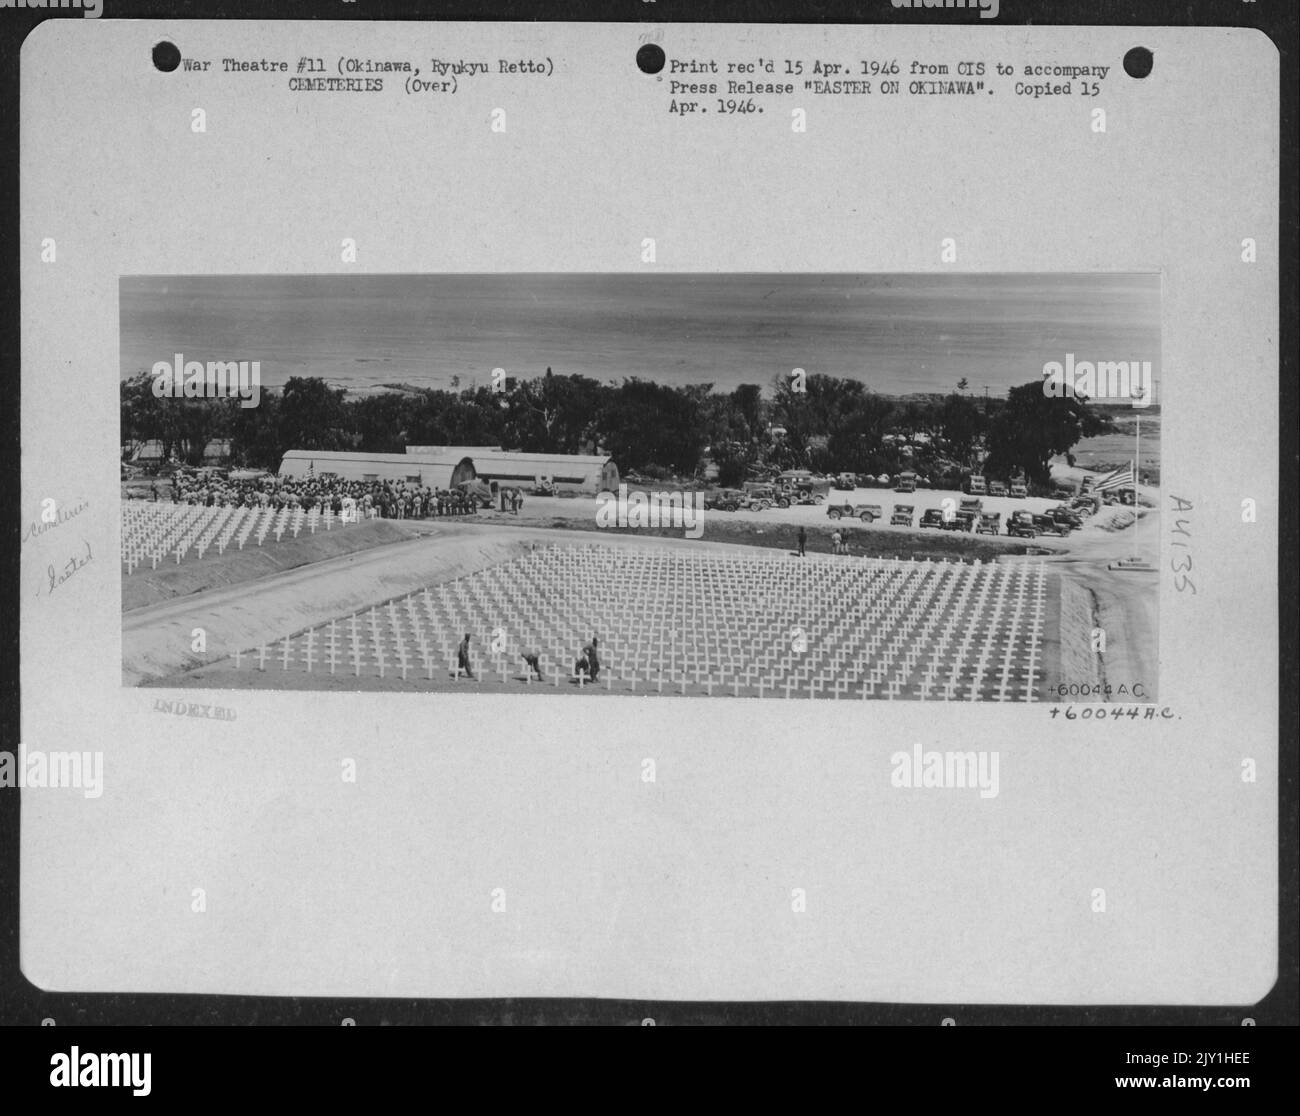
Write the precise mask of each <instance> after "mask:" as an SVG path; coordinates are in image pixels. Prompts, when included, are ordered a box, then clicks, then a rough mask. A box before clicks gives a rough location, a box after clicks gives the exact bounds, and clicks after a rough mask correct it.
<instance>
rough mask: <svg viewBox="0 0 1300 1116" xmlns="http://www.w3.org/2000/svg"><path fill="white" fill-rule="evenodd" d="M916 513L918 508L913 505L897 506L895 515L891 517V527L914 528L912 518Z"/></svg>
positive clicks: (895, 506)
mask: <svg viewBox="0 0 1300 1116" xmlns="http://www.w3.org/2000/svg"><path fill="white" fill-rule="evenodd" d="M915 513H916V507H915V505H913V504H895V505H894V514H893V515H891V516H890V517H889V525H890V526H891V527H910V526H912V516H913V515H914V514H915Z"/></svg>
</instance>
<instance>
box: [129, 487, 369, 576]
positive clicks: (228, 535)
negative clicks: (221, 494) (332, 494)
mask: <svg viewBox="0 0 1300 1116" xmlns="http://www.w3.org/2000/svg"><path fill="white" fill-rule="evenodd" d="M349 522H356V516H354V515H349V516H346V517H344V516H341V515H335V514H334V512H333V511H331V510H330V509H328V508H326V509H324V510H322V509H321V508H319V507H313V508H312V509H311V510H309V511H307V510H304V509H303V508H300V507H284V508H279V509H276V508H271V507H265V508H264V507H243V506H241V507H232V506H225V507H210V508H209V507H202V506H199V505H194V504H172V503H153V502H149V501H143V500H124V501H123V502H122V564H123V566H124V567H125V569H126V572H127V573H131V572H132V571H133V570H135V568H136V567H137V566H140V565H143V564H144V563H145V562H149V563H150V568H151V569H155V570H156V569H157V568H158V563H159V562H160V561H163V560H165V559H167V558H173V559H174V560H175V562H176V564H177V565H180V563H181V561H182V560H183V559H184V558H186V557H187V556H188V555H189V553H190V552H191V551H193V552H194V554H195V555H196V556H197V557H199V558H202V557H203V555H204V554H205V553H206V552H207V551H208V550H209V549H213V548H215V549H216V551H217V552H218V553H219V554H224V553H225V552H226V548H227V547H229V546H231V545H232V544H234V545H236V546H237V547H238V549H240V550H243V549H244V544H245V543H246V542H248V541H249V539H252V541H253V542H255V543H256V544H257V545H258V546H261V545H262V544H263V543H264V542H265V541H266V539H267V538H268V537H269V536H271V535H274V536H275V541H276V542H279V541H280V540H281V539H282V538H283V537H284V536H285V535H286V534H288V535H291V536H292V537H293V538H297V537H298V535H299V534H300V533H301V532H302V531H303V530H307V531H308V532H310V533H311V534H313V535H314V534H315V533H316V529H317V528H318V527H323V528H324V529H325V530H326V531H329V530H332V529H333V528H334V527H336V526H340V525H342V524H345V523H349Z"/></svg>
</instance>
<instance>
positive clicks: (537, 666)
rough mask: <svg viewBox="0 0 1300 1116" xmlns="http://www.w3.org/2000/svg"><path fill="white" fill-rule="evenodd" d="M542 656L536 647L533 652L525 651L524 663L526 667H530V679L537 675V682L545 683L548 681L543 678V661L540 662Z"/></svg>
mask: <svg viewBox="0 0 1300 1116" xmlns="http://www.w3.org/2000/svg"><path fill="white" fill-rule="evenodd" d="M541 655H542V653H541V651H540V650H539V649H538V648H536V647H534V648H533V649H532V650H531V651H525V652H524V663H525V665H526V666H527V667H528V672H529V677H530V678H531V677H532V676H533V675H534V674H536V675H537V681H539V682H545V681H546V679H545V678H543V677H542V665H541V661H540V660H541Z"/></svg>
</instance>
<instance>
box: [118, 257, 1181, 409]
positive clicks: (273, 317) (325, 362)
mask: <svg viewBox="0 0 1300 1116" xmlns="http://www.w3.org/2000/svg"><path fill="white" fill-rule="evenodd" d="M119 292H120V297H121V304H120V315H121V370H120V374H121V377H122V378H124V379H125V378H127V377H129V376H132V375H135V374H136V373H138V372H141V371H148V370H151V369H152V367H153V365H154V363H155V362H156V361H159V360H164V361H167V362H169V363H170V362H171V361H172V360H173V358H174V356H175V354H176V353H183V354H184V357H185V359H186V360H199V361H204V362H206V361H209V360H250V361H251V360H257V361H260V362H261V379H262V384H263V385H264V386H266V387H278V386H280V385H282V384H284V382H285V381H286V380H287V379H288V378H289V377H290V376H320V377H322V378H324V379H326V380H328V381H330V382H331V383H333V384H335V385H336V386H341V387H346V388H347V389H348V390H349V391H350V392H353V393H362V392H369V391H374V390H377V389H378V388H379V386H380V385H381V384H384V383H405V384H412V385H415V386H419V387H437V388H447V387H450V386H451V382H452V378H453V377H459V378H460V386H462V387H464V386H466V385H467V384H469V383H478V384H487V383H489V382H490V380H491V375H492V369H494V368H504V369H505V370H506V372H507V374H508V375H510V376H520V377H523V378H529V377H532V376H537V375H541V374H543V373H545V371H546V369H547V368H548V367H550V368H551V369H553V370H554V371H555V372H556V373H557V374H559V373H564V374H568V373H581V374H583V375H586V376H591V377H592V378H594V379H597V380H601V381H614V382H619V381H621V380H622V379H623V378H624V377H627V376H639V377H642V378H644V379H652V380H658V381H660V382H663V383H669V384H698V383H712V384H714V385H715V388H716V389H717V390H720V391H729V390H731V389H732V388H734V387H736V386H737V385H738V384H742V383H757V384H761V385H763V386H764V389H765V391H766V390H767V389H768V385H770V384H771V382H772V378H773V376H775V375H781V376H786V375H788V374H789V373H790V371H791V369H794V368H803V369H805V370H806V371H807V372H808V373H809V374H810V375H811V374H814V373H825V374H829V375H833V376H843V377H849V378H854V379H860V380H862V381H864V382H865V383H866V384H867V385H868V386H869V387H870V388H871V389H872V390H875V391H879V392H882V393H885V394H890V395H903V394H909V393H912V392H948V391H952V390H953V389H954V388H955V386H956V384H957V381H958V380H960V379H962V378H963V377H964V378H965V379H966V380H968V381H969V390H970V391H972V392H973V393H976V394H983V393H984V390H985V388H986V387H987V388H988V391H989V393H990V394H992V395H999V394H1003V393H1004V392H1005V391H1006V389H1007V388H1008V387H1010V386H1012V385H1015V384H1022V383H1026V382H1028V381H1030V380H1038V379H1041V377H1042V371H1043V365H1044V364H1045V363H1046V362H1048V361H1053V360H1054V361H1060V362H1064V360H1065V357H1066V354H1067V353H1073V354H1074V356H1075V359H1076V361H1079V360H1093V361H1097V360H1150V361H1151V362H1152V368H1153V373H1154V376H1155V378H1156V379H1157V380H1158V379H1159V377H1160V364H1159V360H1160V277H1159V275H1158V274H1155V273H1151V274H1124V273H1109V272H1108V273H1093V274H971V273H965V274H909V275H902V274H829V275H818V274H790V273H783V274H749V273H743V274H711V273H691V274H655V273H648V274H647V273H640V274H624V273H613V274H497V275H472V274H450V275H358V276H353V275H306V276H302V275H298V276H275V275H238V276H129V277H124V278H122V280H121V282H120V288H119ZM1157 398H1158V396H1157Z"/></svg>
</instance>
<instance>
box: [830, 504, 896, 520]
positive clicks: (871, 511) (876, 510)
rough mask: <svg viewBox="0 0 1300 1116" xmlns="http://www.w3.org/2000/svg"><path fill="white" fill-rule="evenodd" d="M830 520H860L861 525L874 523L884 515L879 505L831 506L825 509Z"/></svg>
mask: <svg viewBox="0 0 1300 1116" xmlns="http://www.w3.org/2000/svg"><path fill="white" fill-rule="evenodd" d="M826 514H827V515H828V516H829V517H830V518H831V519H860V520H862V522H863V523H874V522H875V521H876V520H877V519H879V518H880V517H881V516H882V515H884V514H885V512H884V509H883V508H881V506H880V505H879V504H832V505H831V506H830V507H828V508H827V509H826Z"/></svg>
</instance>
